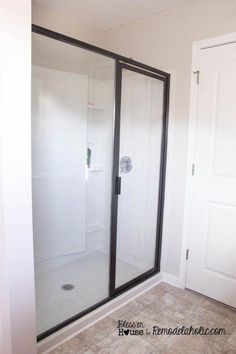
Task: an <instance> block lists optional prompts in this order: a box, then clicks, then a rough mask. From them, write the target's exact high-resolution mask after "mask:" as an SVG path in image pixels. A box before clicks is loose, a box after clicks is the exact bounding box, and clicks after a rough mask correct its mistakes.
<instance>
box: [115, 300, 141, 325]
mask: <svg viewBox="0 0 236 354" xmlns="http://www.w3.org/2000/svg"><path fill="white" fill-rule="evenodd" d="M143 308H144V307H143V305H142V304H140V303H139V302H137V301H136V300H133V301H131V302H129V303H128V304H127V305H125V306H123V307H121V308H119V309H118V310H116V311H114V312H112V313H111V314H110V315H109V317H110V318H111V319H112V320H114V321H116V323H117V322H118V321H119V320H127V321H130V320H131V319H132V318H133V317H135V316H137V315H138V314H139V312H141V311H142V310H143Z"/></svg>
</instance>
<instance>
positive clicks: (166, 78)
mask: <svg viewBox="0 0 236 354" xmlns="http://www.w3.org/2000/svg"><path fill="white" fill-rule="evenodd" d="M32 32H34V33H37V34H40V35H42V36H46V37H49V38H52V39H54V40H57V41H61V42H64V43H67V44H70V45H73V46H76V47H80V48H84V49H86V50H89V51H92V52H94V53H98V54H101V55H104V56H106V57H109V58H112V59H114V60H115V61H116V73H115V131H114V155H113V190H112V210H111V235H110V286H109V296H108V297H107V298H105V299H104V300H102V301H100V302H99V303H97V304H95V305H93V306H91V307H90V308H88V309H86V310H84V311H82V312H80V313H78V314H76V315H74V316H72V317H70V318H69V319H67V320H65V321H63V322H62V323H59V324H58V325H56V326H54V327H53V328H51V329H49V330H47V331H45V332H43V333H41V334H40V335H39V336H38V337H37V340H38V341H40V340H42V339H44V338H46V337H47V336H49V335H51V334H52V333H55V332H56V331H57V330H59V329H62V328H63V327H65V326H67V325H68V324H70V323H72V322H73V321H75V320H77V319H79V318H81V317H82V316H84V315H86V314H88V313H89V312H91V311H93V310H95V309H96V308H98V307H99V306H101V305H104V304H105V303H106V302H108V301H110V300H112V299H113V298H114V297H116V296H118V295H119V294H121V293H122V292H125V291H127V290H128V289H130V288H132V287H133V286H135V285H137V284H138V283H141V282H142V281H144V280H146V279H148V278H149V277H151V276H153V275H154V274H156V273H158V272H159V271H160V258H161V236H162V223H163V207H164V190H165V172H166V154H167V128H168V107H169V87H170V74H168V73H166V72H164V71H162V70H159V69H156V68H153V67H151V66H149V65H146V64H143V63H140V62H138V61H135V60H133V59H130V58H126V57H124V56H122V55H119V54H116V53H113V52H110V51H108V50H105V49H102V48H98V47H96V46H93V45H91V44H88V43H85V42H82V41H79V40H77V39H75V38H71V37H68V36H65V35H63V34H61V33H57V32H54V31H51V30H49V29H47V28H43V27H40V26H37V25H32ZM123 68H125V69H128V70H131V71H135V72H137V73H140V74H143V75H146V76H150V77H152V78H155V79H157V80H161V81H163V83H164V95H163V119H162V138H161V139H162V141H161V159H160V179H159V198H158V215H157V229H156V254H155V266H154V268H152V269H150V270H149V271H147V272H145V273H143V274H142V275H140V276H138V277H137V278H135V279H132V280H131V281H129V282H127V283H126V284H124V285H122V286H120V287H119V288H117V289H116V288H115V271H116V269H115V267H116V241H117V206H118V198H119V187H120V180H119V177H118V176H119V141H120V107H121V83H122V69H123Z"/></svg>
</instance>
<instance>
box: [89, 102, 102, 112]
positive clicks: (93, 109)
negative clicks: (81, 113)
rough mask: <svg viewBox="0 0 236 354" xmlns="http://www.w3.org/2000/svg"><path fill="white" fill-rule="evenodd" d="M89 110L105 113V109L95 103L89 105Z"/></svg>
mask: <svg viewBox="0 0 236 354" xmlns="http://www.w3.org/2000/svg"><path fill="white" fill-rule="evenodd" d="M88 109H89V110H92V111H103V108H101V107H99V106H96V105H95V104H93V103H88Z"/></svg>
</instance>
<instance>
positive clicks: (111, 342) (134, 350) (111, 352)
mask: <svg viewBox="0 0 236 354" xmlns="http://www.w3.org/2000/svg"><path fill="white" fill-rule="evenodd" d="M92 349H93V350H94V352H96V353H99V354H150V353H152V352H153V351H154V350H155V347H154V346H153V345H152V344H150V343H149V342H147V341H145V340H143V339H142V338H141V336H130V335H128V336H118V333H117V332H115V333H113V334H111V335H109V336H108V337H107V338H105V339H103V340H101V341H100V342H99V343H97V344H96V345H95V346H94V347H92Z"/></svg>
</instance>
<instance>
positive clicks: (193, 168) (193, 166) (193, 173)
mask: <svg viewBox="0 0 236 354" xmlns="http://www.w3.org/2000/svg"><path fill="white" fill-rule="evenodd" d="M194 175H195V165H194V163H193V164H192V176H194Z"/></svg>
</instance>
